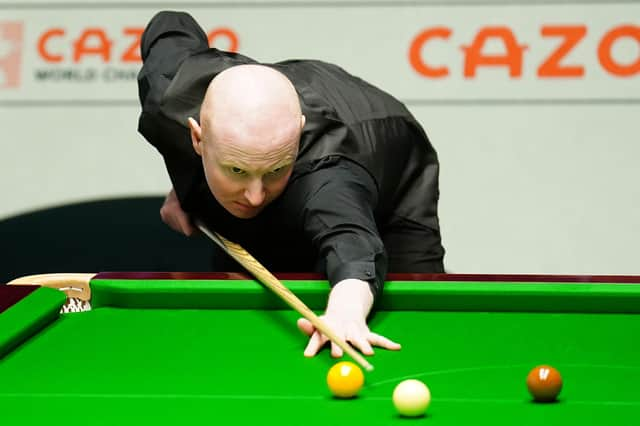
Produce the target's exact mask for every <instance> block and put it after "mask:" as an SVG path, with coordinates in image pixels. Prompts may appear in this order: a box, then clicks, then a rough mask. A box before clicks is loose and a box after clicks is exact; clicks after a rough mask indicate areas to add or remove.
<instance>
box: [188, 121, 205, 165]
mask: <svg viewBox="0 0 640 426" xmlns="http://www.w3.org/2000/svg"><path fill="white" fill-rule="evenodd" d="M187 121H188V122H189V129H191V143H192V144H193V150H194V151H195V152H196V153H197V154H198V155H199V156H201V157H202V128H201V127H200V125H199V124H198V122H197V121H196V120H194V119H193V118H191V117H189V118H188V119H187Z"/></svg>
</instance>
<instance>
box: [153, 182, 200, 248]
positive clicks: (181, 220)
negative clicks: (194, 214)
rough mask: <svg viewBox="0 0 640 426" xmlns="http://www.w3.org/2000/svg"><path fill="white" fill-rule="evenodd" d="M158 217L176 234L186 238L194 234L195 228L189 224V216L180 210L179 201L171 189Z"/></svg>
mask: <svg viewBox="0 0 640 426" xmlns="http://www.w3.org/2000/svg"><path fill="white" fill-rule="evenodd" d="M160 217H161V218H162V221H163V222H164V223H166V224H167V225H169V227H170V228H171V229H173V230H174V231H176V232H180V233H181V234H184V235H186V236H187V237H190V236H192V235H193V234H194V233H196V228H195V226H193V224H192V223H191V219H190V218H189V215H188V214H187V213H186V212H185V211H184V210H182V207H181V206H180V201H178V197H177V196H176V192H175V191H174V190H173V188H171V191H169V194H167V198H165V200H164V203H163V204H162V207H161V208H160Z"/></svg>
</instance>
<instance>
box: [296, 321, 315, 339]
mask: <svg viewBox="0 0 640 426" xmlns="http://www.w3.org/2000/svg"><path fill="white" fill-rule="evenodd" d="M298 329H299V330H300V331H301V332H302V333H304V335H305V336H311V335H312V334H313V332H314V331H316V328H315V327H314V326H313V324H311V321H309V320H308V319H306V318H300V319H298Z"/></svg>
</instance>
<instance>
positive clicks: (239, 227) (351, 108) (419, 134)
mask: <svg viewBox="0 0 640 426" xmlns="http://www.w3.org/2000/svg"><path fill="white" fill-rule="evenodd" d="M142 59H143V67H142V69H141V71H140V74H139V76H138V83H139V96H140V102H141V105H142V113H141V115H140V120H139V131H140V132H141V133H142V135H144V137H145V138H146V139H147V140H148V141H149V142H150V143H151V144H153V145H154V146H155V147H156V148H157V149H158V151H159V152H160V153H161V154H162V156H163V158H164V161H165V164H166V167H167V170H168V172H169V175H170V177H171V181H172V183H173V186H174V189H175V191H176V194H177V196H178V199H179V200H180V203H181V206H182V208H183V209H184V210H185V211H186V212H188V213H190V214H191V215H193V216H195V217H198V218H200V219H201V220H202V221H204V222H205V223H207V224H208V225H209V226H211V227H212V228H213V229H215V230H216V231H218V232H220V233H221V234H222V235H224V236H225V237H226V238H228V239H230V240H232V241H235V242H237V243H239V244H240V245H242V246H243V247H244V248H245V249H247V251H249V253H251V254H252V255H253V256H254V257H256V259H258V260H259V261H260V262H261V263H263V264H264V265H265V267H267V268H268V269H270V270H271V271H280V272H284V271H289V272H291V271H305V272H309V271H316V272H322V273H325V274H326V275H327V277H328V279H329V281H330V282H331V283H332V284H335V283H337V282H339V281H341V280H343V279H347V278H357V279H361V280H364V281H368V282H370V283H371V285H372V290H373V292H374V295H375V294H377V293H378V292H379V290H380V289H381V288H382V284H383V282H384V277H385V275H386V273H387V271H392V272H443V256H444V249H443V248H442V245H441V240H440V230H439V225H438V215H437V202H438V196H439V193H438V171H439V165H438V159H437V155H436V152H435V150H434V149H433V147H432V145H431V144H430V142H429V140H428V138H427V136H426V134H425V132H424V131H423V130H422V128H421V126H420V125H419V124H418V122H417V121H416V120H415V119H414V117H413V116H412V115H411V114H410V113H409V111H408V110H407V109H406V108H405V106H404V105H403V104H402V103H400V102H399V101H397V100H396V99H394V98H393V97H392V96H390V95H389V94H387V93H385V92H383V91H382V90H380V89H378V88H376V87H374V86H372V85H370V84H369V83H367V82H365V81H363V80H361V79H359V78H357V77H355V76H353V75H351V74H349V73H347V72H346V71H344V70H343V69H341V68H340V67H338V66H336V65H333V64H328V63H325V62H321V61H313V60H291V61H284V62H278V63H273V64H262V65H266V66H270V67H273V68H275V69H276V70H278V71H280V72H281V73H283V74H284V75H286V76H287V77H288V78H289V79H290V80H291V82H292V83H293V85H294V87H295V88H296V91H297V93H298V96H299V99H300V104H301V108H302V113H303V114H304V115H305V117H306V124H305V127H304V128H303V132H302V135H301V140H300V148H299V153H298V157H297V159H296V161H295V165H294V168H293V173H292V175H291V178H290V180H289V183H288V184H287V188H286V189H285V191H284V192H283V193H282V194H281V195H280V197H278V198H277V199H276V200H274V201H273V202H272V203H271V204H270V205H268V206H267V207H266V208H265V209H264V210H263V211H262V212H261V213H260V214H259V215H258V216H257V217H255V218H253V219H238V218H236V217H234V216H232V215H231V214H230V213H228V212H227V211H226V210H225V209H224V208H223V207H222V206H221V205H220V204H219V203H218V202H217V201H216V200H215V198H214V197H213V195H212V194H211V192H210V190H209V188H208V186H207V184H206V182H205V179H204V171H203V168H202V163H201V159H200V157H198V156H197V154H196V153H195V152H194V151H193V148H192V144H191V139H190V134H189V129H188V124H187V118H188V117H193V118H195V119H198V117H199V112H200V105H201V103H202V100H203V98H204V94H205V92H206V89H207V87H208V85H209V83H210V81H211V79H212V78H213V77H215V76H216V75H217V74H218V73H220V72H221V71H223V70H225V69H227V68H229V67H232V66H235V65H239V64H250V63H258V62H256V61H255V60H253V59H251V58H248V57H246V56H243V55H240V54H236V53H230V52H224V51H220V50H217V49H213V48H209V46H208V41H207V37H206V35H205V33H204V31H203V30H202V29H201V28H200V27H199V25H198V24H197V23H196V22H195V21H194V20H193V18H192V17H191V16H189V15H188V14H186V13H178V12H160V13H159V14H157V15H156V16H155V17H154V18H153V19H152V20H151V22H150V23H149V25H148V26H147V28H146V29H145V32H144V34H143V36H142Z"/></svg>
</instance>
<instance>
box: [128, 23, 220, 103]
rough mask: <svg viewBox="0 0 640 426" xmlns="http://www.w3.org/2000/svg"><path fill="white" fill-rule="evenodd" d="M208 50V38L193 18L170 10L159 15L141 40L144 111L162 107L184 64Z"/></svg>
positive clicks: (141, 86) (140, 88) (140, 74)
mask: <svg viewBox="0 0 640 426" xmlns="http://www.w3.org/2000/svg"><path fill="white" fill-rule="evenodd" d="M208 48H209V45H208V40H207V35H206V34H205V32H204V31H203V30H202V28H200V26H199V25H198V23H197V22H196V21H195V20H194V19H193V18H192V17H191V15H189V14H187V13H183V12H168V11H165V12H159V13H158V14H156V15H155V16H154V17H153V18H152V19H151V21H149V24H148V25H147V27H146V28H145V30H144V32H143V33H142V39H141V41H140V54H141V56H142V68H141V70H140V72H139V74H138V95H139V98H140V104H141V105H142V107H143V109H145V107H150V108H153V107H158V106H159V104H160V99H161V98H162V95H163V94H164V92H165V90H166V89H167V87H168V85H169V83H170V82H171V80H172V79H173V77H174V76H175V74H176V72H177V71H178V69H179V68H180V65H181V64H182V62H183V61H184V60H185V59H186V58H187V57H189V56H191V55H193V54H194V53H196V52H199V51H203V50H206V49H208ZM149 97H150V98H149Z"/></svg>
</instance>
